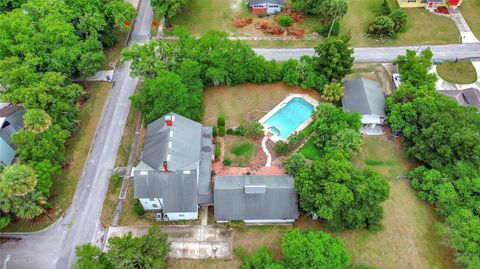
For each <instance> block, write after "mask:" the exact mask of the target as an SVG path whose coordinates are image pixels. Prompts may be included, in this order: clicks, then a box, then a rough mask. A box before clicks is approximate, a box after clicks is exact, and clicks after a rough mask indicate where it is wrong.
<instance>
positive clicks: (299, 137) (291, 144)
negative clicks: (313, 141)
mask: <svg viewBox="0 0 480 269" xmlns="http://www.w3.org/2000/svg"><path fill="white" fill-rule="evenodd" d="M305 138H306V136H305V135H304V133H295V134H292V135H290V137H288V150H289V151H291V150H294V149H296V148H297V147H298V146H300V145H301V144H302V143H303V142H304V141H305Z"/></svg>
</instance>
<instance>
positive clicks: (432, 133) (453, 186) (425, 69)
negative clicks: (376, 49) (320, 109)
mask: <svg viewBox="0 0 480 269" xmlns="http://www.w3.org/2000/svg"><path fill="white" fill-rule="evenodd" d="M397 63H398V66H399V70H400V74H401V78H402V85H401V86H400V88H399V89H398V90H397V91H395V92H394V94H393V95H392V96H391V97H389V98H388V99H387V102H386V108H387V112H388V114H387V119H388V122H389V123H390V125H391V127H392V129H393V130H395V131H401V132H402V133H403V141H404V142H403V144H404V147H405V153H406V156H407V157H408V158H410V159H412V160H414V161H416V162H420V163H422V164H423V165H424V166H420V167H418V168H416V169H414V170H413V171H411V172H410V174H409V177H410V179H411V182H412V186H413V187H414V188H415V189H416V190H417V191H418V195H419V197H420V198H421V199H422V200H425V201H427V202H429V203H431V204H435V205H436V209H437V212H438V214H439V215H441V216H442V217H443V218H444V220H445V229H444V231H445V233H446V235H449V241H450V244H451V246H452V248H453V249H454V250H455V252H456V256H457V260H458V261H459V262H460V263H461V264H462V265H463V266H465V267H466V268H479V267H480V240H479V239H478V238H479V232H480V218H479V213H478V205H479V203H480V198H479V182H480V170H479V167H480V137H479V134H480V114H479V113H478V110H477V109H476V108H472V107H463V106H460V105H458V104H457V103H456V102H455V101H454V100H451V99H449V98H448V97H446V96H443V95H441V94H439V93H438V92H436V89H435V81H436V77H435V75H433V74H429V69H430V68H431V65H432V53H431V51H430V50H429V49H428V50H425V51H423V52H422V53H421V54H420V55H417V53H416V51H407V53H406V55H405V56H400V57H399V58H398V59H397Z"/></svg>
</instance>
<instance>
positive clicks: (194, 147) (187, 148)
mask: <svg viewBox="0 0 480 269" xmlns="http://www.w3.org/2000/svg"><path fill="white" fill-rule="evenodd" d="M166 116H174V122H173V126H170V127H169V126H167V125H166V123H165V117H162V118H160V119H158V120H156V121H154V122H152V123H150V124H149V125H148V127H147V136H146V138H145V145H144V149H143V153H142V162H144V163H145V164H147V165H148V166H150V167H151V168H152V169H153V170H157V171H162V170H163V162H164V161H167V162H168V169H169V170H172V171H176V170H192V169H197V167H198V164H199V160H200V146H201V141H200V140H201V133H202V125H201V124H200V123H197V122H195V121H192V120H190V119H187V118H185V117H182V116H180V115H177V114H175V113H169V114H168V115H166Z"/></svg>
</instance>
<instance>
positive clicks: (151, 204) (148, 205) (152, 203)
mask: <svg viewBox="0 0 480 269" xmlns="http://www.w3.org/2000/svg"><path fill="white" fill-rule="evenodd" d="M138 200H139V201H140V203H141V204H142V206H143V209H145V210H160V209H162V205H163V199H162V198H140V199H138Z"/></svg>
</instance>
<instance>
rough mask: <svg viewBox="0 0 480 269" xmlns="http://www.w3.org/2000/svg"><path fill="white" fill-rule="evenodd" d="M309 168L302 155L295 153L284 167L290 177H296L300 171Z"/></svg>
mask: <svg viewBox="0 0 480 269" xmlns="http://www.w3.org/2000/svg"><path fill="white" fill-rule="evenodd" d="M306 167H307V162H306V160H305V157H303V155H302V154H301V153H294V154H292V155H290V157H288V159H287V161H285V164H284V165H283V168H285V169H286V170H287V172H288V174H289V175H292V176H293V177H296V176H297V175H298V173H299V172H300V170H302V169H303V168H306Z"/></svg>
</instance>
